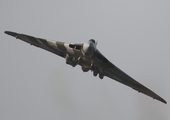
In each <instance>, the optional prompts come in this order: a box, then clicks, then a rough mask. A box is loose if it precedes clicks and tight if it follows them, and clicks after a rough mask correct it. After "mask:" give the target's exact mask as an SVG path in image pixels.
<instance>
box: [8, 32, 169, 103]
mask: <svg viewBox="0 0 170 120" xmlns="http://www.w3.org/2000/svg"><path fill="white" fill-rule="evenodd" d="M5 33H6V34H8V35H11V36H13V37H15V38H16V39H20V40H22V41H24V42H27V43H29V44H31V45H34V46H36V47H39V48H42V49H44V50H47V51H49V52H52V53H54V54H56V55H58V56H60V57H62V58H65V59H66V64H69V65H71V66H73V67H75V66H76V65H80V66H81V69H82V70H83V72H88V71H92V72H93V75H94V76H97V75H99V78H100V79H103V77H104V76H106V77H109V78H111V79H114V80H116V81H118V82H120V83H122V84H124V85H127V86H129V87H131V88H133V89H134V90H137V91H138V92H141V93H143V94H145V95H147V96H150V97H152V98H153V99H156V100H159V101H161V102H163V103H165V104H166V103H167V102H166V101H165V100H164V99H163V98H161V97H160V96H159V95H157V94H156V93H154V92H153V91H151V90H150V89H148V88H147V87H145V86H144V85H142V84H140V83H139V82H137V81H136V80H134V79H133V78H132V77H130V76H129V75H127V74H126V73H125V72H123V71H122V70H120V69H119V68H118V67H116V66H115V65H114V64H112V63H111V62H110V61H109V60H108V59H107V58H106V57H105V56H104V55H102V54H101V53H100V52H99V50H98V49H97V47H96V46H97V42H96V41H95V40H94V39H90V40H89V41H87V42H86V43H84V44H68V43H64V42H57V41H56V42H54V41H50V40H46V39H41V38H36V37H33V36H29V35H25V34H19V33H15V32H10V31H5Z"/></svg>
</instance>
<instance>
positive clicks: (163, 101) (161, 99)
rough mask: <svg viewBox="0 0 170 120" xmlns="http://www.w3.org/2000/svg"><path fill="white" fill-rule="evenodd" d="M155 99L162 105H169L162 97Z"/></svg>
mask: <svg viewBox="0 0 170 120" xmlns="http://www.w3.org/2000/svg"><path fill="white" fill-rule="evenodd" d="M153 99H157V100H159V101H161V102H162V103H165V104H167V102H166V101H165V100H164V99H163V98H161V97H157V98H153Z"/></svg>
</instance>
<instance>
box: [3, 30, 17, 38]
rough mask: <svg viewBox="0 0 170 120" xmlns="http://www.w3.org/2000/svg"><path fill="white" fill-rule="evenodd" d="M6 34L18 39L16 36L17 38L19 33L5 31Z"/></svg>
mask: <svg viewBox="0 0 170 120" xmlns="http://www.w3.org/2000/svg"><path fill="white" fill-rule="evenodd" d="M4 33H5V34H7V35H11V36H13V37H16V36H17V33H15V32H11V31H4Z"/></svg>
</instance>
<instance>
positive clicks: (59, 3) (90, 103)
mask: <svg viewBox="0 0 170 120" xmlns="http://www.w3.org/2000/svg"><path fill="white" fill-rule="evenodd" d="M169 6H170V1H169V0H163V1H161V0H150V1H148V0H105V1H98V0H86V1H80V0H70V1H69V0H67V1H66V0H48V1H47V0H27V1H23V0H11V1H9V0H0V16H1V17H0V18H1V19H0V119H1V120H47V119H48V120H169V119H170V104H169V103H170V95H169V91H170V75H169V74H170V13H169V12H170V7H169ZM6 30H9V31H14V32H18V33H24V34H28V35H32V36H35V37H40V38H46V39H48V40H55V41H64V42H68V43H84V42H86V41H88V40H89V39H91V38H93V39H95V40H97V41H98V46H97V48H98V49H99V50H100V51H101V52H102V53H103V54H104V55H105V56H106V57H107V58H108V59H109V60H110V61H111V62H112V63H113V64H115V65H116V66H118V67H119V68H120V69H122V70H123V71H125V72H126V73H127V74H129V75H130V76H132V77H133V78H135V79H136V80H137V81H139V82H140V83H142V84H143V85H145V86H147V87H148V88H150V89H151V90H153V91H154V92H155V93H157V94H158V95H160V96H161V97H163V98H164V99H165V100H166V101H167V102H168V104H163V103H161V102H159V101H157V100H153V99H152V98H150V97H148V96H145V95H143V94H141V93H138V92H136V91H134V90H133V89H131V88H129V87H126V86H125V85H122V84H120V83H118V82H116V81H114V80H111V79H109V78H106V77H105V78H104V79H103V80H100V79H99V78H98V77H93V74H92V72H88V73H83V72H82V70H81V68H80V67H79V66H77V67H75V68H73V67H71V66H68V65H66V64H65V59H63V58H60V57H59V56H56V55H54V54H52V53H50V52H47V51H45V50H42V49H39V48H37V47H34V46H30V45H29V44H27V43H24V42H22V41H20V40H16V39H15V38H13V37H11V36H8V35H6V34H4V31H6Z"/></svg>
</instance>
